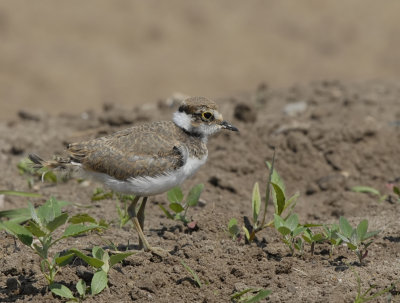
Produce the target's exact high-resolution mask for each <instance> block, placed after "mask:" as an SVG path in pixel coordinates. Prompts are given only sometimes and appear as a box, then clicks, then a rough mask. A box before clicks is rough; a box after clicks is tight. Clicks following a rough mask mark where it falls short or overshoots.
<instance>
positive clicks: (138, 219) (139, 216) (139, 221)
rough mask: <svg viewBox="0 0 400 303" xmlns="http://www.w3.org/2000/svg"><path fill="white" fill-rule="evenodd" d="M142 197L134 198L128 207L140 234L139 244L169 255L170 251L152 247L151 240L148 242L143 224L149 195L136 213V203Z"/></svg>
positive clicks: (147, 248) (154, 251)
mask: <svg viewBox="0 0 400 303" xmlns="http://www.w3.org/2000/svg"><path fill="white" fill-rule="evenodd" d="M139 199H140V197H135V199H133V201H132V203H131V205H130V206H129V207H128V214H129V217H130V218H131V219H132V221H133V225H134V226H135V228H136V230H137V232H138V234H139V246H140V248H142V247H143V248H144V250H145V251H151V252H152V253H154V254H156V255H158V256H160V257H167V256H168V255H169V253H168V252H167V251H166V250H164V249H162V248H159V247H151V246H150V245H149V242H147V239H146V237H145V236H144V234H143V225H144V209H145V207H146V202H147V197H144V198H143V200H142V204H141V205H140V208H139V211H138V212H137V213H136V205H137V203H138V202H139Z"/></svg>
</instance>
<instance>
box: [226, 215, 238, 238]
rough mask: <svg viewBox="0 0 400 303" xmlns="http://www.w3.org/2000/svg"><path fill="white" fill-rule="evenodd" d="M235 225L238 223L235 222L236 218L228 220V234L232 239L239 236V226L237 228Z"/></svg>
mask: <svg viewBox="0 0 400 303" xmlns="http://www.w3.org/2000/svg"><path fill="white" fill-rule="evenodd" d="M237 223H238V222H237V220H236V218H232V219H230V220H229V223H228V231H229V234H230V235H231V236H232V237H234V238H236V236H237V235H238V234H239V232H240V230H239V226H238V224H237Z"/></svg>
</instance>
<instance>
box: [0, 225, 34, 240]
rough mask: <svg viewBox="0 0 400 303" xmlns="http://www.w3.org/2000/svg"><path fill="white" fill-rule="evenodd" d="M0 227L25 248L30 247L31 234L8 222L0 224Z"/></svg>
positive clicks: (21, 227) (23, 228)
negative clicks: (25, 246)
mask: <svg viewBox="0 0 400 303" xmlns="http://www.w3.org/2000/svg"><path fill="white" fill-rule="evenodd" d="M0 226H3V227H4V228H5V230H7V231H8V232H9V233H11V234H13V235H14V236H16V237H17V238H18V239H19V240H20V241H21V242H22V243H23V244H25V245H27V246H31V245H32V242H33V237H32V234H31V232H30V231H29V230H27V229H26V228H25V227H23V226H21V225H19V224H17V223H14V222H10V221H6V222H0Z"/></svg>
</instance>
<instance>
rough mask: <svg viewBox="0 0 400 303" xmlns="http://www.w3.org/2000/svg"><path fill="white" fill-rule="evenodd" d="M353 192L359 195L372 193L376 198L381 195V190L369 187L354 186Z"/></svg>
mask: <svg viewBox="0 0 400 303" xmlns="http://www.w3.org/2000/svg"><path fill="white" fill-rule="evenodd" d="M351 190H352V191H354V192H357V193H370V194H373V195H376V196H380V195H381V193H380V192H379V190H377V189H375V188H373V187H369V186H354V187H352V188H351Z"/></svg>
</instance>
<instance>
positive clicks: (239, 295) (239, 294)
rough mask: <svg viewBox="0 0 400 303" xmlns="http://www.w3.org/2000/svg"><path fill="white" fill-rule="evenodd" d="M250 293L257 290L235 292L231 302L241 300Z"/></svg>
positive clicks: (249, 289) (247, 289) (248, 289)
mask: <svg viewBox="0 0 400 303" xmlns="http://www.w3.org/2000/svg"><path fill="white" fill-rule="evenodd" d="M250 291H255V289H254V288H246V289H244V290H242V291H238V292H235V293H234V294H233V295H232V296H231V300H235V299H239V298H240V297H241V296H243V295H245V294H247V293H248V292H250Z"/></svg>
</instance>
